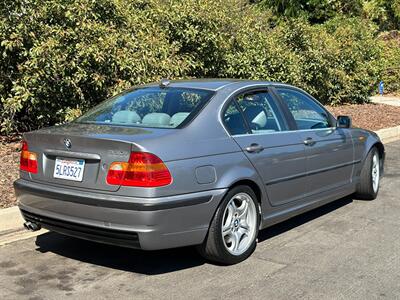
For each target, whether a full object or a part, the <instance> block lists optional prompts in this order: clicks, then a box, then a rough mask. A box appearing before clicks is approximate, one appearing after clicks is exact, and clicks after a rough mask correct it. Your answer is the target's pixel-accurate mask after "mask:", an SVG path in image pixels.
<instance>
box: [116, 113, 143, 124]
mask: <svg viewBox="0 0 400 300" xmlns="http://www.w3.org/2000/svg"><path fill="white" fill-rule="evenodd" d="M112 122H113V123H127V124H133V123H138V122H140V116H139V115H138V114H137V113H136V111H130V110H120V111H117V112H116V113H114V115H113V116H112Z"/></svg>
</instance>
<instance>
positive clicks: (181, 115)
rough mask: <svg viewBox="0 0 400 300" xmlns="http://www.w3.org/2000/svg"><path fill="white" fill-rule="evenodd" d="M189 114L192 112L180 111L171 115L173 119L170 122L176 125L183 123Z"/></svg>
mask: <svg viewBox="0 0 400 300" xmlns="http://www.w3.org/2000/svg"><path fill="white" fill-rule="evenodd" d="M189 114H190V113H188V112H178V113H176V114H174V115H173V116H172V117H171V120H170V121H169V123H170V124H171V125H172V126H174V127H176V126H178V125H179V124H181V123H182V122H183V120H185V119H186V118H187V116H188V115H189Z"/></svg>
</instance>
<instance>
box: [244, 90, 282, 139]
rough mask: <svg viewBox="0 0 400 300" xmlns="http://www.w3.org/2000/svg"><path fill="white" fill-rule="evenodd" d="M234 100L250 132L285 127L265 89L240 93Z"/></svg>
mask: <svg viewBox="0 0 400 300" xmlns="http://www.w3.org/2000/svg"><path fill="white" fill-rule="evenodd" d="M236 100H237V102H238V104H239V106H240V109H241V110H242V111H243V115H244V117H245V118H246V121H247V124H248V125H249V126H250V129H251V131H252V133H255V134H262V133H270V132H275V131H282V130H284V129H286V128H285V127H284V122H283V118H282V116H281V114H280V111H279V109H278V107H277V106H276V104H275V102H274V99H273V98H272V96H271V95H270V94H269V93H268V92H267V91H263V92H254V93H247V94H242V95H240V96H239V97H237V99H236Z"/></svg>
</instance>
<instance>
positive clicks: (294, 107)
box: [277, 88, 331, 130]
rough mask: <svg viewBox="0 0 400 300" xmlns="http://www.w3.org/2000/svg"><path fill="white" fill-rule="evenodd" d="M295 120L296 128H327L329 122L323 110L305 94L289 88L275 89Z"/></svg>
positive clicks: (329, 125)
mask: <svg viewBox="0 0 400 300" xmlns="http://www.w3.org/2000/svg"><path fill="white" fill-rule="evenodd" d="M277 92H278V94H279V95H280V96H281V97H282V99H283V101H285V103H286V104H287V106H288V108H289V110H290V112H291V113H292V115H293V118H294V120H295V121H296V124H297V128H298V129H303V130H304V129H318V128H329V127H331V124H330V123H331V122H330V119H329V116H328V114H327V113H326V112H325V110H324V109H323V108H322V107H321V106H319V105H318V104H317V103H315V101H314V100H312V99H311V98H310V97H308V96H307V95H305V94H303V93H301V92H298V91H295V90H291V89H282V88H278V89H277Z"/></svg>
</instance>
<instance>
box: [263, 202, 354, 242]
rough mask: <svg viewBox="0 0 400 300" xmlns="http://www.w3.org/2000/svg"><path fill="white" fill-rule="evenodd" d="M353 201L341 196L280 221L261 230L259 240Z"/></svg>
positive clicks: (278, 233)
mask: <svg viewBox="0 0 400 300" xmlns="http://www.w3.org/2000/svg"><path fill="white" fill-rule="evenodd" d="M352 202H353V199H352V198H351V197H345V198H341V199H339V200H336V201H333V202H330V203H328V204H325V205H323V206H321V207H318V208H316V209H313V210H311V211H308V212H306V213H304V214H301V215H298V216H295V217H293V218H291V219H288V220H286V221H284V222H282V223H278V224H276V225H273V226H271V227H268V228H266V229H264V230H262V231H260V233H259V234H258V242H259V243H260V242H263V241H265V240H268V239H270V238H273V237H274V236H277V235H280V234H282V233H285V232H286V231H289V230H291V229H293V228H296V227H298V226H301V225H303V224H305V223H307V222H310V221H312V220H314V219H317V218H319V217H321V216H323V215H326V214H329V213H330V212H332V211H334V210H336V209H339V208H341V207H343V206H345V205H348V204H350V203H352Z"/></svg>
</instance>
